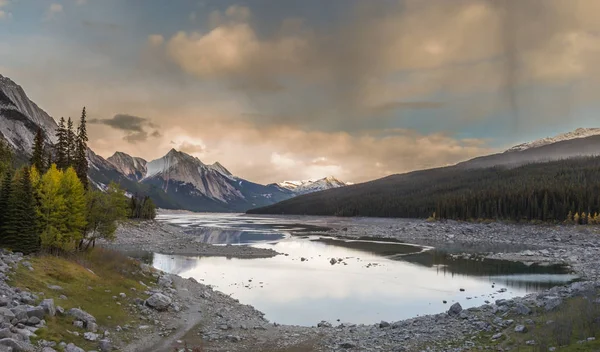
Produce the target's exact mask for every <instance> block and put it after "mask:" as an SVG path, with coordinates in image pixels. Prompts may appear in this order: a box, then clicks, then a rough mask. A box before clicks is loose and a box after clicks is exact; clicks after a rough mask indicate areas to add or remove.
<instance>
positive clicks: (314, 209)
mask: <svg viewBox="0 0 600 352" xmlns="http://www.w3.org/2000/svg"><path fill="white" fill-rule="evenodd" d="M598 155H600V128H578V129H576V130H575V131H572V132H568V133H564V134H560V135H558V136H555V137H548V138H543V139H539V140H536V141H533V142H529V143H524V144H519V145H517V146H515V147H512V148H509V149H507V150H506V151H504V152H502V153H497V154H492V155H487V156H482V157H478V158H474V159H471V160H468V161H465V162H462V163H459V164H456V165H453V166H447V167H440V168H433V169H428V170H419V171H413V172H409V173H405V174H398V175H390V176H388V177H384V178H382V179H378V180H374V181H370V182H365V183H360V184H356V185H348V186H346V187H343V188H338V189H329V190H325V191H323V192H317V193H312V194H305V195H300V196H298V197H295V198H293V199H288V200H285V201H282V202H280V203H277V204H273V205H269V206H266V207H263V208H257V209H251V210H250V211H248V212H249V213H253V214H299V215H339V216H384V217H427V216H430V215H432V213H433V212H434V211H435V210H436V209H443V210H444V211H446V212H452V211H457V212H463V214H464V213H465V212H469V211H473V209H479V210H480V211H483V210H481V209H483V208H482V207H483V206H482V205H481V202H483V201H480V200H478V201H477V202H476V203H475V204H469V200H470V201H473V197H476V196H477V195H481V194H487V195H489V196H490V197H492V196H496V197H497V196H498V194H504V195H505V197H507V199H513V200H514V199H520V200H521V201H523V202H525V203H527V204H532V203H535V201H536V199H537V201H538V202H539V201H540V199H544V198H535V197H534V199H527V197H530V196H531V192H532V191H531V190H532V189H534V188H530V189H527V190H526V191H524V189H525V188H526V187H529V186H531V185H534V186H533V187H535V185H536V184H537V182H545V183H544V184H540V185H539V186H540V187H542V188H543V187H544V186H546V185H551V184H552V185H554V186H555V189H556V188H560V187H562V188H565V187H566V186H572V185H571V184H570V183H572V182H575V180H580V179H581V178H583V177H585V176H584V175H585V172H592V173H594V172H596V171H594V165H595V163H597V160H595V159H589V160H588V159H584V157H594V156H598ZM565 159H567V160H565ZM577 172H579V174H577V175H575V176H574V178H571V179H569V178H568V177H566V176H565V175H571V174H570V173H577ZM571 176H572V175H571ZM561 178H566V179H567V180H566V181H565V180H563V181H564V182H565V183H564V184H560V185H556V182H557V181H556V180H559V179H561ZM541 180H543V181H541ZM582 183H583V184H586V182H582ZM517 190H520V191H521V192H522V193H520V194H516V193H515V192H517ZM537 191H539V192H544V189H541V190H540V189H537ZM486 192H487V193H486ZM494 192H496V193H494ZM510 192H513V193H515V194H512V197H513V198H508V196H507V194H508V193H510ZM528 192H529V193H528ZM545 192H548V190H547V189H546V190H545ZM561 197H566V196H565V195H564V194H563V195H562V196H561ZM507 199H504V202H505V203H504V204H507V203H506V202H507ZM555 199H557V198H554V199H553V201H554V200H555ZM488 200H489V199H488ZM498 202H499V203H496V204H495V205H494V206H498V207H499V206H500V205H501V202H502V200H498ZM516 204H517V205H518V204H520V203H516ZM573 204H574V203H573ZM469 205H470V206H471V208H469ZM461 206H466V208H460V207H461ZM478 207H479V208H478ZM489 207H490V208H492V206H489ZM542 207H543V205H542ZM515 208H518V206H515ZM457 209H460V211H459V210H457ZM486 209H487V208H486ZM588 211H589V210H588ZM452 214H454V215H455V216H457V217H459V215H456V213H452ZM565 214H566V213H565ZM565 214H559V215H560V216H564V215H565ZM529 216H531V215H529Z"/></svg>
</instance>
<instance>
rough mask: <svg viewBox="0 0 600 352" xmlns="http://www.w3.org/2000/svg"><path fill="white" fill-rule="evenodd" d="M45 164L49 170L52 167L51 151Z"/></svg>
mask: <svg viewBox="0 0 600 352" xmlns="http://www.w3.org/2000/svg"><path fill="white" fill-rule="evenodd" d="M44 166H45V168H44V170H45V171H47V170H49V169H50V167H51V166H52V152H50V151H49V152H48V154H47V155H46V164H45V165H44ZM38 171H39V170H38Z"/></svg>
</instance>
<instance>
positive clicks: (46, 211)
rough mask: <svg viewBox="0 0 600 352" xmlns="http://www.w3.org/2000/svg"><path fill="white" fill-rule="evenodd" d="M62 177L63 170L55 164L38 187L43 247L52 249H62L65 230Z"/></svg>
mask: <svg viewBox="0 0 600 352" xmlns="http://www.w3.org/2000/svg"><path fill="white" fill-rule="evenodd" d="M61 179H62V171H60V170H58V169H57V168H56V165H54V164H53V165H52V166H51V167H50V169H49V170H48V171H47V172H46V173H45V174H44V175H43V176H42V177H41V178H40V180H39V183H38V185H37V187H36V190H37V192H38V199H39V206H38V211H39V214H38V215H39V219H40V230H41V234H40V237H41V240H42V247H43V248H45V249H50V250H57V249H61V247H62V246H61V243H62V241H63V235H62V234H63V233H64V232H65V227H64V226H65V222H64V215H65V213H66V206H65V199H64V198H63V196H62V194H61Z"/></svg>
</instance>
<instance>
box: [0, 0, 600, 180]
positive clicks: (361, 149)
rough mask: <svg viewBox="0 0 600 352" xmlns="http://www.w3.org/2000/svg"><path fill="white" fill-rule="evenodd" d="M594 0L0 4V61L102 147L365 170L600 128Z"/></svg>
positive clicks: (278, 174)
mask: <svg viewBox="0 0 600 352" xmlns="http://www.w3.org/2000/svg"><path fill="white" fill-rule="evenodd" d="M598 13H600V1H597V0H452V1H447V0H425V1H420V0H372V1H361V0H326V1H322V0H304V1H295V0H240V1H230V0H204V1H198V0H177V1H167V0H161V1H159V0H0V74H2V75H5V76H8V77H10V78H11V79H13V80H14V81H15V82H17V83H18V84H20V85H21V86H23V88H24V89H25V91H26V92H27V93H28V95H29V97H30V98H31V99H32V100H33V101H35V102H36V103H37V104H38V105H39V106H40V107H42V108H43V109H44V110H46V111H47V112H48V113H49V114H50V115H51V116H53V117H55V118H59V117H61V116H64V117H68V116H71V117H74V118H76V117H78V116H79V114H80V111H81V108H82V107H83V106H86V108H87V111H88V118H89V121H90V124H89V126H88V131H89V136H90V142H89V144H90V147H91V148H92V149H93V150H94V151H96V152H97V153H98V154H100V155H102V156H104V157H108V156H110V155H112V154H113V153H114V152H115V151H117V150H118V151H122V152H126V153H129V154H131V155H134V156H140V157H143V158H145V159H147V160H152V159H155V158H158V157H161V156H163V155H164V154H166V153H167V152H168V151H169V150H170V149H171V148H175V149H178V150H181V151H184V152H187V153H189V154H192V155H194V156H196V157H198V158H199V159H200V160H202V161H203V162H205V163H213V162H215V161H219V162H220V163H221V164H223V165H225V166H226V167H227V168H228V169H229V170H230V171H232V172H233V173H234V174H235V175H238V176H240V177H243V178H245V179H248V180H251V181H255V182H261V183H271V182H280V181H283V180H300V179H314V178H320V177H325V176H328V175H334V176H336V177H337V178H339V179H341V180H345V181H350V182H362V181H367V180H372V179H376V178H380V177H384V176H387V175H390V174H394V173H402V172H407V171H412V170H416V169H423V168H431V167H437V166H445V165H450V164H454V163H456V162H459V161H463V160H467V159H470V158H472V157H476V156H480V155H485V154H490V153H494V152H498V151H502V150H504V149H506V148H508V147H510V146H512V145H515V144H518V143H521V142H525V141H529V140H532V139H537V138H542V137H546V136H550V135H555V134H558V133H562V132H567V131H570V130H573V129H575V128H578V127H600V126H598V125H600V118H599V117H598V111H599V109H600V100H599V99H598V98H597V92H598V91H599V89H598V88H600V87H599V84H600V65H598V62H600V60H599V59H600V21H598V20H597V18H596V17H597V14H598Z"/></svg>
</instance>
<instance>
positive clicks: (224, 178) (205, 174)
mask: <svg viewBox="0 0 600 352" xmlns="http://www.w3.org/2000/svg"><path fill="white" fill-rule="evenodd" d="M57 127H58V126H57V124H56V121H55V120H54V119H53V118H52V117H51V116H50V115H48V114H47V113H46V112H45V111H44V110H42V109H41V108H40V107H39V106H37V105H36V104H35V103H34V102H32V101H31V100H30V99H29V98H28V97H27V95H26V93H25V91H24V90H23V88H22V87H20V86H19V85H17V84H16V83H15V82H13V81H12V80H10V79H9V78H7V77H4V76H2V75H0V138H1V139H3V140H5V141H7V142H8V144H9V145H10V146H11V147H12V148H13V149H14V151H15V154H16V158H17V161H19V162H25V161H26V160H28V159H29V155H30V153H31V149H32V145H33V140H34V136H35V134H36V132H37V130H38V129H39V128H41V130H42V132H43V134H44V138H45V140H46V144H47V146H48V147H50V146H51V145H52V144H53V143H54V142H55V132H56V129H57ZM598 154H600V128H579V129H576V130H575V131H572V132H568V133H564V134H560V135H558V136H555V137H548V138H543V139H539V140H536V141H533V142H529V143H523V144H519V145H517V146H514V147H512V148H509V149H508V150H506V151H504V152H502V153H497V154H492V155H487V156H482V157H478V158H474V159H471V160H468V161H465V162H462V163H459V164H457V165H454V166H450V167H445V168H437V169H430V170H421V171H415V172H411V173H407V174H400V175H392V176H389V177H386V178H383V179H380V180H374V181H370V182H366V183H362V184H358V185H351V184H347V183H344V182H342V181H339V180H337V179H336V178H335V177H331V176H330V177H326V178H323V179H318V180H308V181H284V182H282V183H272V184H268V185H261V184H258V183H254V182H250V181H248V180H245V179H243V178H241V177H238V176H235V175H232V173H231V172H229V170H228V169H227V168H226V167H224V166H223V165H221V164H220V163H218V162H216V163H214V164H205V163H203V162H202V161H201V160H199V159H198V158H196V157H194V156H191V155H188V154H186V153H183V152H181V151H177V150H175V149H172V150H170V151H169V152H168V153H167V154H166V155H165V156H163V157H161V158H158V159H156V160H152V161H146V160H144V159H142V158H139V157H135V156H130V155H128V154H125V153H122V152H116V153H115V154H114V155H112V156H111V157H109V158H107V159H104V158H103V157H101V156H100V155H97V154H96V153H94V151H92V150H91V149H88V151H87V156H88V161H89V166H90V170H89V178H90V181H91V183H92V184H93V185H94V186H95V187H96V188H99V189H103V188H105V187H106V186H107V185H108V184H109V183H110V182H117V183H118V184H120V185H121V186H122V187H123V188H124V189H126V190H127V191H128V192H129V193H131V194H134V193H140V194H145V195H149V196H151V197H152V198H153V200H154V201H155V202H156V203H157V205H158V206H159V207H162V208H168V209H186V210H192V211H218V212H232V211H246V210H249V209H252V208H257V207H259V208H260V207H263V208H264V207H267V206H269V205H272V204H275V203H278V202H280V201H287V202H296V201H297V200H298V199H299V200H298V201H302V202H304V201H306V200H310V199H311V197H314V198H315V199H316V198H319V199H323V198H325V199H327V198H331V197H338V196H340V195H344V194H350V193H352V194H354V195H356V197H361V196H365V195H370V194H371V193H369V192H372V190H373V187H375V188H377V189H378V190H379V191H381V192H386V191H387V190H389V187H392V188H393V187H404V186H406V185H405V183H406V182H413V181H414V180H415V178H417V177H418V178H419V179H420V180H421V181H422V180H437V178H436V177H434V176H436V175H441V174H446V172H447V170H451V171H452V172H455V173H456V172H458V173H459V172H468V170H472V169H482V168H489V167H494V166H502V167H508V168H514V167H519V166H521V165H524V164H530V163H539V162H546V161H551V160H559V159H566V158H573V157H580V156H591V155H598ZM407 180H413V181H407ZM421 181H419V182H421ZM432 182H433V181H432ZM436 182H437V181H436ZM384 186H385V187H384ZM386 187H388V188H386ZM413 188H414V187H413ZM363 192H366V193H363ZM290 198H294V200H290ZM266 209H267V210H264V211H265V212H268V209H269V208H266Z"/></svg>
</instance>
